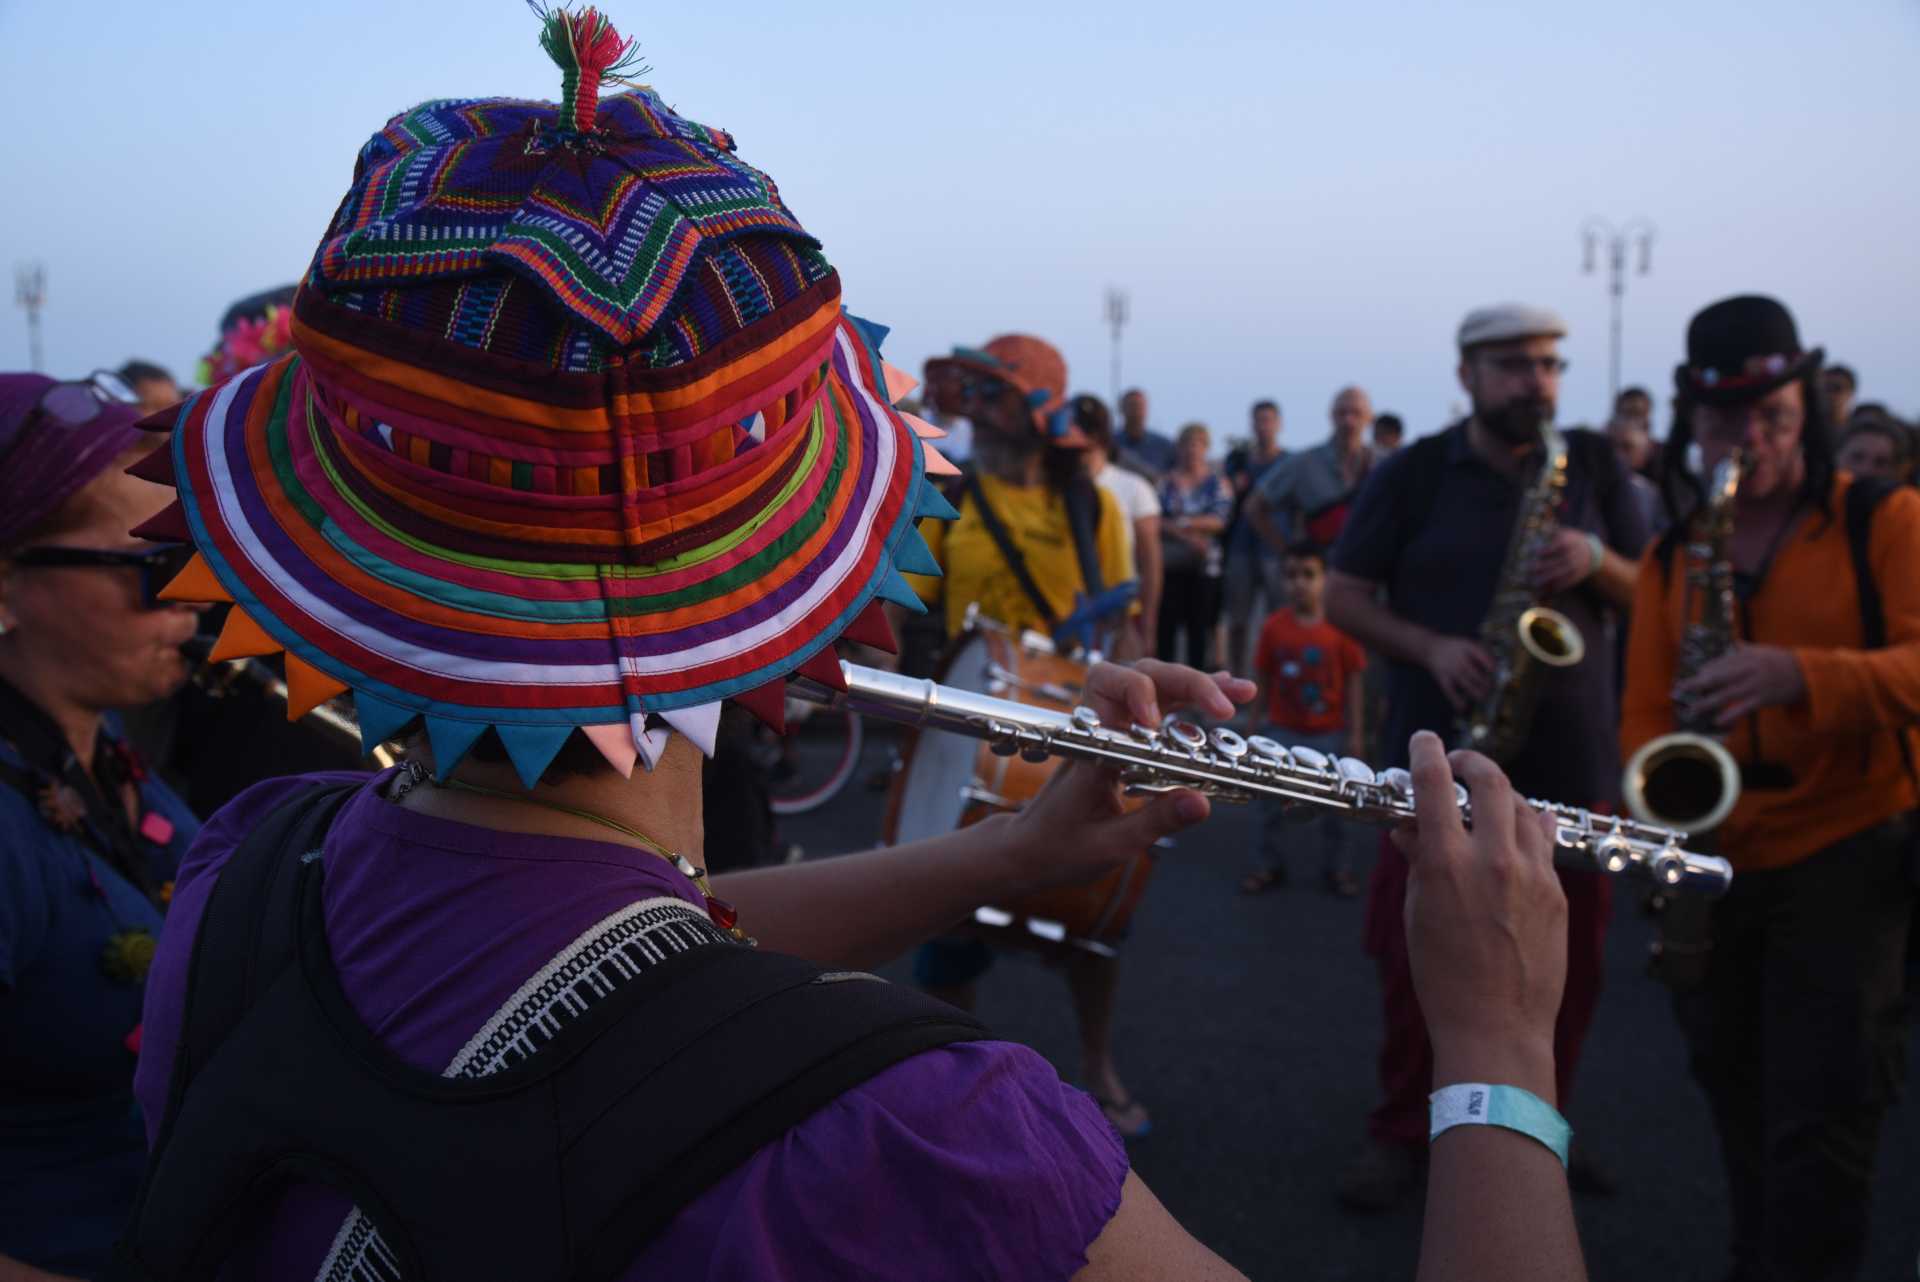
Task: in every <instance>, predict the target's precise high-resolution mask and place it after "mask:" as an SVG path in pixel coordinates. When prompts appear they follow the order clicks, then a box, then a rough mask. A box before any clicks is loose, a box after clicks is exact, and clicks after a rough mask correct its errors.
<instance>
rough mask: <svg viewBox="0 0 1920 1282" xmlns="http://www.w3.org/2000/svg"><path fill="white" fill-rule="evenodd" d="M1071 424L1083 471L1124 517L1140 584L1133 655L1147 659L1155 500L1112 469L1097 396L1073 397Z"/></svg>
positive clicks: (1155, 582)
mask: <svg viewBox="0 0 1920 1282" xmlns="http://www.w3.org/2000/svg"><path fill="white" fill-rule="evenodd" d="M1073 422H1074V426H1076V427H1078V428H1079V429H1080V430H1081V432H1082V433H1084V434H1085V435H1086V438H1087V439H1088V440H1089V441H1091V442H1093V448H1092V449H1090V450H1088V451H1087V452H1086V454H1085V456H1084V457H1085V458H1086V461H1087V472H1088V473H1089V474H1090V475H1091V476H1092V477H1093V480H1094V484H1096V485H1098V486H1099V487H1100V488H1101V489H1103V490H1105V491H1107V493H1109V494H1111V495H1113V497H1114V501H1115V502H1117V503H1118V504H1119V505H1120V510H1121V511H1122V512H1124V513H1125V514H1126V517H1127V558H1128V559H1129V560H1130V561H1132V563H1133V576H1134V578H1135V579H1136V580H1137V581H1138V582H1139V584H1140V613H1139V614H1138V615H1136V616H1135V617H1134V619H1133V620H1132V625H1131V626H1132V627H1133V628H1134V629H1135V637H1134V639H1135V641H1136V642H1137V643H1138V644H1139V645H1140V647H1141V648H1140V650H1139V651H1138V653H1141V654H1150V653H1152V650H1153V638H1154V637H1156V636H1157V635H1158V629H1159V626H1160V588H1161V553H1160V496H1159V495H1158V494H1156V493H1155V492H1154V488H1153V485H1152V484H1151V483H1150V482H1149V481H1147V479H1146V478H1145V477H1142V476H1140V475H1139V474H1137V473H1134V472H1129V471H1128V470H1127V469H1126V468H1124V467H1117V466H1115V465H1114V460H1113V456H1114V443H1113V415H1112V414H1110V413H1108V412H1107V407H1106V404H1105V403H1104V402H1102V401H1101V399H1100V398H1099V397H1097V396H1084V395H1083V396H1076V397H1074V398H1073Z"/></svg>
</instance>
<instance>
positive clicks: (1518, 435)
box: [1473, 396, 1554, 445]
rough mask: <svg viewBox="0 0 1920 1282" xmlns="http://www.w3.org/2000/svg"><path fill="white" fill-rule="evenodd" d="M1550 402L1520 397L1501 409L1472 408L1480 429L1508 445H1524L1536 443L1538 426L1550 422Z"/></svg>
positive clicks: (1537, 398) (1500, 406) (1551, 410)
mask: <svg viewBox="0 0 1920 1282" xmlns="http://www.w3.org/2000/svg"><path fill="white" fill-rule="evenodd" d="M1553 410H1554V405H1553V401H1552V400H1550V399H1549V398H1547V397H1545V396H1522V397H1518V398H1516V399H1514V400H1511V401H1508V402H1507V403H1506V404H1505V405H1499V406H1495V407H1493V408H1490V409H1489V408H1485V407H1483V406H1480V405H1475V406H1474V407H1473V416H1474V417H1475V418H1476V419H1478V420H1480V425H1481V426H1482V427H1484V428H1486V429H1487V431H1489V432H1491V433H1493V435H1494V436H1495V437H1497V438H1498V439H1500V440H1502V441H1505V442H1507V443H1508V444H1509V445H1526V444H1531V443H1532V442H1534V441H1537V440H1539V439H1540V425H1541V424H1542V423H1548V422H1551V421H1553Z"/></svg>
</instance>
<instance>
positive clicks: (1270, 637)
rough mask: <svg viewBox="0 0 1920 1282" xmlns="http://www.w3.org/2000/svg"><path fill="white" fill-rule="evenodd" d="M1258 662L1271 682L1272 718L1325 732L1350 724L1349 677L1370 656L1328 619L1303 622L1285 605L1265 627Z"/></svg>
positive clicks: (1258, 668) (1284, 724)
mask: <svg viewBox="0 0 1920 1282" xmlns="http://www.w3.org/2000/svg"><path fill="white" fill-rule="evenodd" d="M1253 665H1254V670H1255V671H1257V672H1258V673H1259V674H1260V679H1261V680H1262V681H1263V682H1265V683H1266V687H1267V719H1268V720H1269V721H1271V722H1273V724H1275V725H1277V726H1280V727H1282V728H1284V729H1287V730H1299V731H1302V732H1304V733H1308V734H1322V733H1325V732H1326V731H1328V730H1340V729H1344V728H1345V727H1346V724H1347V708H1346V699H1347V678H1348V677H1351V676H1352V675H1353V674H1354V673H1356V672H1359V671H1360V670H1361V669H1363V668H1365V667H1366V666H1367V656H1366V652H1365V651H1363V650H1361V648H1360V646H1359V644H1358V643H1357V642H1355V641H1354V639H1353V638H1352V637H1349V636H1348V635H1347V634H1346V633H1344V632H1341V631H1340V630H1339V629H1337V628H1335V627H1334V626H1333V625H1332V624H1331V623H1328V622H1327V621H1326V620H1325V619H1324V618H1323V619H1321V620H1320V621H1319V622H1318V623H1301V622H1300V621H1299V620H1298V619H1296V618H1295V617H1294V615H1293V611H1292V610H1291V609H1289V608H1287V607H1284V606H1283V607H1281V608H1280V609H1278V610H1275V611H1274V612H1273V613H1272V614H1270V615H1268V616H1267V621H1266V623H1265V625H1264V626H1262V627H1261V629H1260V647H1259V649H1258V650H1257V651H1256V652H1255V654H1254V659H1253Z"/></svg>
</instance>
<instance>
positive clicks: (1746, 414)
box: [1695, 405, 1806, 445]
mask: <svg viewBox="0 0 1920 1282" xmlns="http://www.w3.org/2000/svg"><path fill="white" fill-rule="evenodd" d="M1695 413H1696V414H1697V415H1698V419H1697V421H1698V424H1699V429H1698V431H1699V436H1700V438H1701V439H1702V440H1707V441H1715V442H1718V443H1719V444H1722V445H1738V444H1740V442H1742V441H1744V440H1746V439H1747V422H1748V420H1749V419H1751V420H1752V421H1753V422H1755V423H1757V424H1758V425H1759V427H1760V435H1762V436H1763V437H1766V438H1767V439H1768V440H1772V441H1780V440H1785V439H1786V438H1787V437H1788V436H1790V435H1792V434H1793V433H1794V432H1796V431H1798V430H1799V428H1800V427H1801V425H1802V424H1803V423H1805V422H1806V415H1805V414H1804V413H1803V412H1802V411H1801V410H1799V409H1798V408H1796V407H1794V406H1792V405H1769V406H1767V407H1766V408H1765V409H1759V408H1756V407H1754V406H1752V405H1701V406H1699V407H1698V409H1697V410H1696V411H1695Z"/></svg>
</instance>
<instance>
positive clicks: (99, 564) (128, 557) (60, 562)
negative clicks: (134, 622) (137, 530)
mask: <svg viewBox="0 0 1920 1282" xmlns="http://www.w3.org/2000/svg"><path fill="white" fill-rule="evenodd" d="M8 559H9V560H11V561H12V562H13V563H14V564H15V565H21V566H31V567H38V568H43V569H85V568H89V567H91V568H98V569H110V570H124V569H131V570H138V571H139V572H140V604H141V606H142V607H143V608H145V609H148V610H157V609H159V608H160V607H161V606H163V605H167V604H168V602H165V601H162V600H161V599H160V590H161V589H162V588H164V587H166V586H167V584H169V583H171V582H173V580H174V578H175V577H176V576H177V575H179V573H180V572H181V571H182V570H184V569H186V568H187V562H189V561H191V560H192V559H193V544H191V543H163V544H161V545H160V546H159V547H155V548H149V549H147V550H146V551H144V552H121V551H114V550H112V549H109V548H59V547H52V548H22V549H21V550H20V551H18V552H15V553H14V554H13V555H12V556H11V557H9V558H8Z"/></svg>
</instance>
